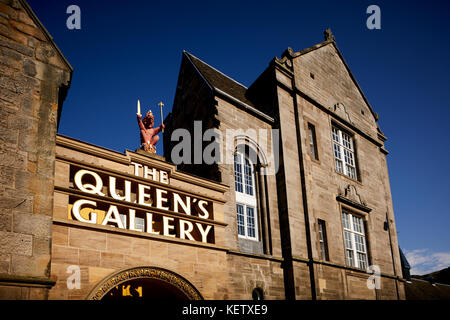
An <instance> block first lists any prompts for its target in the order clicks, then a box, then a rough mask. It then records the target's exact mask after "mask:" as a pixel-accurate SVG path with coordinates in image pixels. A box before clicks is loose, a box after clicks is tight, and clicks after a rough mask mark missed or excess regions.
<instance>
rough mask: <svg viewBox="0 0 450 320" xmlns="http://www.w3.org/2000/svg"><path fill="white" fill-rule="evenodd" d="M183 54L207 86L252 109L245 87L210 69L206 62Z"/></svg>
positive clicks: (185, 52) (188, 54) (186, 53)
mask: <svg viewBox="0 0 450 320" xmlns="http://www.w3.org/2000/svg"><path fill="white" fill-rule="evenodd" d="M183 53H184V54H185V55H186V56H187V57H188V59H189V60H190V61H191V62H192V63H193V64H194V66H195V67H196V68H197V70H198V71H199V73H200V74H201V75H202V76H203V77H204V78H205V80H206V81H207V82H208V83H209V85H210V86H211V87H213V88H216V89H219V90H221V91H223V92H225V93H226V94H229V95H230V96H232V97H234V98H236V99H238V100H240V101H241V102H244V103H245V104H248V105H249V106H252V107H254V104H253V103H252V102H251V101H250V100H249V99H248V98H247V87H246V86H244V85H243V84H240V83H239V82H237V81H236V80H233V79H231V78H230V77H228V76H227V75H225V74H223V73H222V72H220V71H219V70H217V69H215V68H213V67H211V66H210V65H209V64H207V63H206V62H204V61H202V60H200V59H199V58H197V57H195V56H194V55H192V54H191V53H189V52H187V51H183Z"/></svg>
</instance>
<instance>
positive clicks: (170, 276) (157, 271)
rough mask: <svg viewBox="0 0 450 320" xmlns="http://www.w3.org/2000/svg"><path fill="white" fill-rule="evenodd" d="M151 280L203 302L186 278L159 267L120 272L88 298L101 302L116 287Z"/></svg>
mask: <svg viewBox="0 0 450 320" xmlns="http://www.w3.org/2000/svg"><path fill="white" fill-rule="evenodd" d="M138 278H150V279H157V280H161V281H164V282H167V283H169V284H171V285H173V286H174V287H176V288H177V289H179V290H180V291H182V292H183V293H184V294H185V295H186V297H187V298H188V299H190V300H203V297H202V295H201V294H200V292H199V291H198V290H197V289H196V288H195V287H194V286H193V285H192V284H191V283H190V282H189V281H187V280H186V279H185V278H183V277H182V276H180V275H178V274H176V273H174V272H171V271H169V270H166V269H163V268H158V267H134V268H128V269H125V270H120V271H117V272H115V273H113V274H112V275H110V276H108V277H107V278H106V279H104V280H102V281H101V282H100V283H98V284H97V285H96V286H95V287H94V288H93V289H92V291H91V292H90V293H89V295H88V296H87V299H88V300H101V299H102V298H103V297H104V296H105V295H106V294H107V293H108V292H109V291H110V290H111V289H113V288H114V287H115V286H117V285H119V284H121V283H123V282H125V281H128V280H133V279H138Z"/></svg>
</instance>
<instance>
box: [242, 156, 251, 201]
mask: <svg viewBox="0 0 450 320" xmlns="http://www.w3.org/2000/svg"><path fill="white" fill-rule="evenodd" d="M244 178H245V179H244V180H245V193H246V194H248V195H250V196H252V195H253V171H252V165H251V164H250V161H248V160H247V159H245V160H244Z"/></svg>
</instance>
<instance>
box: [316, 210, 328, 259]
mask: <svg viewBox="0 0 450 320" xmlns="http://www.w3.org/2000/svg"><path fill="white" fill-rule="evenodd" d="M317 224H318V226H319V246H320V258H321V259H322V260H324V261H328V260H329V258H328V241H327V231H326V227H325V221H323V220H320V219H319V220H318V221H317Z"/></svg>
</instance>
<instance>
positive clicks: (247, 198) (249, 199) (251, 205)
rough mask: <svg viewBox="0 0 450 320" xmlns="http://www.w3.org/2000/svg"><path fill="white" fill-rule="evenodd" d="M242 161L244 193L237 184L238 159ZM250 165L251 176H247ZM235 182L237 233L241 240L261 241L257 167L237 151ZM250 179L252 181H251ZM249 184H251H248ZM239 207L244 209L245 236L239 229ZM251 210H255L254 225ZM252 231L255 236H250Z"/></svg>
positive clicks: (235, 156) (235, 155)
mask: <svg viewBox="0 0 450 320" xmlns="http://www.w3.org/2000/svg"><path fill="white" fill-rule="evenodd" d="M237 157H238V158H239V159H240V164H241V181H240V183H241V184H242V192H241V191H240V190H241V188H237V183H238V182H236V158H237ZM247 163H248V168H249V169H250V174H247V170H246V168H245V167H246V165H247ZM233 167H234V170H235V173H234V182H235V197H236V226H237V233H238V237H239V238H243V239H248V240H253V241H259V220H258V205H257V198H256V184H255V182H256V179H255V167H254V164H253V162H252V161H251V160H250V159H249V158H248V157H247V156H246V155H245V154H244V153H242V152H239V151H237V152H236V153H235V154H234V166H233ZM249 178H250V179H249ZM247 182H250V184H248V183H247ZM249 186H250V187H251V193H252V194H249V193H248V191H249V188H248V187H249ZM238 206H242V208H243V210H242V211H243V213H242V215H243V218H244V224H243V227H244V234H241V233H240V231H239V227H240V226H241V224H240V223H239V217H238V215H239V214H240V213H239V212H238ZM249 209H253V225H251V224H250V221H249V220H250V218H251V217H250V214H249ZM251 231H253V232H254V236H252V235H250V234H251Z"/></svg>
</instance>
